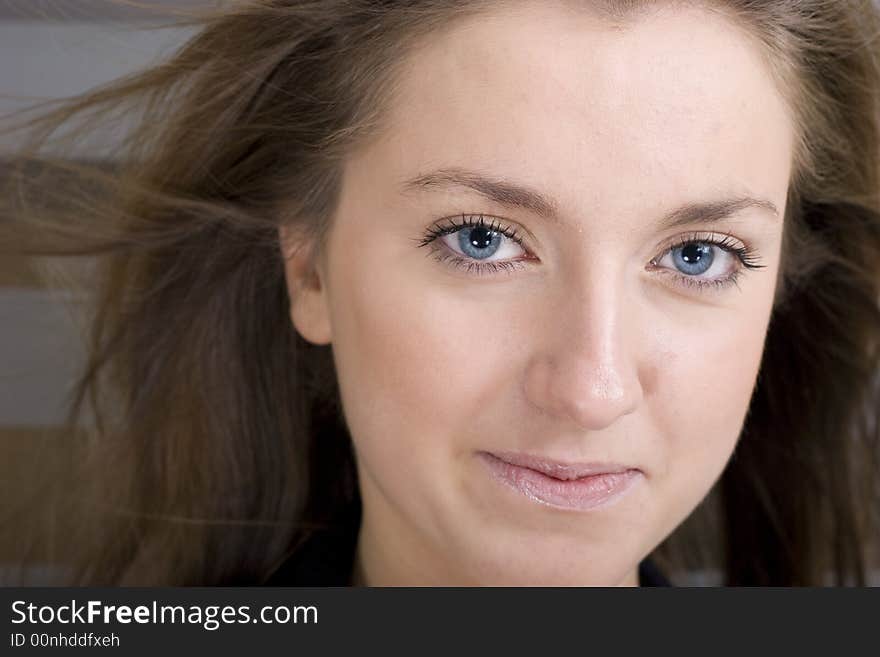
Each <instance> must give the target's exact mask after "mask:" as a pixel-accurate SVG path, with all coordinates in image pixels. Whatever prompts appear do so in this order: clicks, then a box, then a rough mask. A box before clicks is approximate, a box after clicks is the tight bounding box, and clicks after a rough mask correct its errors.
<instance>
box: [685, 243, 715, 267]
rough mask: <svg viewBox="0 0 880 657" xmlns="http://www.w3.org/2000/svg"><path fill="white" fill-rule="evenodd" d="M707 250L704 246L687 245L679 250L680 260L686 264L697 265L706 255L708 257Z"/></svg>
mask: <svg viewBox="0 0 880 657" xmlns="http://www.w3.org/2000/svg"><path fill="white" fill-rule="evenodd" d="M708 252H709V248H708V247H707V246H705V245H698V244H688V245H687V246H685V247H684V248H682V250H681V257H682V259H683V260H684V261H685V262H687V263H688V264H693V263H697V262H699V261H700V260H702V258H703V257H704V256H706V255H708Z"/></svg>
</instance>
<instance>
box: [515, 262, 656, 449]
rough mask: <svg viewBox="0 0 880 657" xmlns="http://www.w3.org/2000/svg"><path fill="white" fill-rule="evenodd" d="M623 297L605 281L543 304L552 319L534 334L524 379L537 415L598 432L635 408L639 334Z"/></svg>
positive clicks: (638, 394)
mask: <svg viewBox="0 0 880 657" xmlns="http://www.w3.org/2000/svg"><path fill="white" fill-rule="evenodd" d="M624 294H625V293H624V286H623V285H622V284H620V285H615V284H613V283H610V282H609V281H608V279H607V278H606V279H605V281H604V282H602V281H595V282H594V283H592V284H590V285H589V287H588V286H586V285H584V286H581V288H580V291H575V292H571V291H569V292H568V294H560V295H559V297H558V299H557V300H556V301H555V302H554V303H549V304H547V306H546V307H547V308H548V312H549V313H550V314H551V315H552V317H553V320H552V321H548V320H547V319H544V320H543V321H541V322H540V324H542V325H543V326H539V327H538V328H537V329H536V331H537V334H538V337H537V338H536V341H535V343H536V344H539V345H541V346H540V347H539V348H538V349H536V351H535V353H534V354H533V355H532V357H531V359H530V360H529V362H528V366H527V371H526V375H525V394H526V397H527V398H528V399H529V401H530V402H531V403H532V404H534V405H535V406H536V407H538V408H539V409H540V410H541V411H543V412H545V413H549V414H551V415H553V416H556V417H558V418H561V419H565V420H566V421H568V422H573V423H574V424H575V425H577V427H578V428H579V429H581V430H593V431H598V430H601V429H604V428H606V427H608V426H609V425H612V424H613V423H614V422H615V421H616V420H617V419H618V418H620V417H622V416H624V415H628V414H629V413H632V412H633V411H635V410H636V409H637V408H638V406H639V404H640V403H641V400H642V397H643V390H642V383H641V381H640V379H639V367H638V365H639V363H638V353H639V351H640V350H639V345H638V340H639V339H640V331H639V330H638V327H637V326H634V325H633V321H632V320H633V318H634V313H633V312H631V308H630V307H631V305H632V304H631V303H630V304H628V303H627V299H625V298H624Z"/></svg>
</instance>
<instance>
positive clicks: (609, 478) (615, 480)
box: [477, 452, 643, 511]
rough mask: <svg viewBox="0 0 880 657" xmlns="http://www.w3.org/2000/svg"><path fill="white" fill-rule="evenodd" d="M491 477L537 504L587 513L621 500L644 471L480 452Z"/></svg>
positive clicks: (624, 466) (515, 454)
mask: <svg viewBox="0 0 880 657" xmlns="http://www.w3.org/2000/svg"><path fill="white" fill-rule="evenodd" d="M477 454H478V456H479V457H480V458H481V460H482V461H483V462H484V463H485V464H486V466H487V467H488V469H489V471H490V473H491V474H492V476H493V477H494V478H495V479H496V480H498V481H500V482H501V483H503V484H505V485H507V486H509V487H511V488H513V489H514V490H516V491H517V492H519V493H521V494H522V495H524V496H526V497H528V498H529V499H531V500H532V501H534V502H538V503H541V504H545V505H548V506H552V507H556V508H563V509H575V510H578V511H586V510H589V509H595V508H598V507H601V506H606V505H607V504H609V503H610V502H612V501H613V500H616V499H618V498H620V497H621V496H622V495H623V494H624V493H626V492H627V491H628V490H629V489H630V488H631V487H632V486H633V484H635V483H636V481H637V480H638V479H639V478H641V477H642V474H643V473H642V472H641V471H640V470H639V469H638V468H633V467H632V466H627V465H621V464H619V463H566V462H562V461H556V460H553V459H548V458H544V457H538V456H532V455H529V454H520V453H516V452H478V453H477Z"/></svg>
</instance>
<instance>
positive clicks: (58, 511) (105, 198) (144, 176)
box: [0, 0, 880, 585]
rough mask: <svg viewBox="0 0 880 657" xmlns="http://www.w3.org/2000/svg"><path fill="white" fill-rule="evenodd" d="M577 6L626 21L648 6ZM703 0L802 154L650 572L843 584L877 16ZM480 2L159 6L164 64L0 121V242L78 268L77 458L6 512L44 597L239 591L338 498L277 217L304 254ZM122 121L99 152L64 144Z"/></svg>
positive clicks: (878, 448) (258, 0) (874, 297)
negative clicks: (163, 589) (2, 163)
mask: <svg viewBox="0 0 880 657" xmlns="http://www.w3.org/2000/svg"><path fill="white" fill-rule="evenodd" d="M128 4H133V3H128ZM583 4H584V7H583V8H584V9H586V8H587V6H589V9H590V10H593V11H597V12H600V13H601V15H602V16H604V17H605V18H606V19H608V20H612V21H622V20H627V19H628V18H631V14H633V13H634V12H637V11H639V10H640V9H644V8H645V6H647V4H649V3H645V2H633V1H628V2H623V1H615V0H604V1H602V2H591V3H583ZM702 4H704V5H706V6H708V7H710V8H712V9H715V10H718V11H722V12H724V13H725V14H726V15H728V16H729V17H730V18H731V19H732V20H735V21H736V22H737V23H738V24H740V25H741V26H743V27H744V28H745V30H746V33H747V34H748V35H750V37H752V38H754V39H755V42H756V44H758V45H759V47H760V48H761V50H762V52H763V53H764V54H765V56H766V61H767V63H768V66H769V68H770V70H771V71H772V73H773V75H774V76H775V77H776V79H777V81H778V83H779V85H780V88H781V89H782V90H783V91H784V95H785V98H786V101H787V102H788V105H789V108H790V110H791V112H792V115H793V116H794V117H795V119H796V124H797V127H798V133H799V139H798V141H797V148H796V153H795V167H794V169H793V175H792V180H791V185H790V193H789V203H788V212H787V216H786V217H785V233H784V242H783V257H782V269H781V271H780V279H779V281H780V284H779V287H778V289H777V295H776V300H775V305H774V308H773V314H772V317H771V322H770V326H769V332H768V335H767V342H766V347H765V355H764V360H763V362H762V364H761V369H760V372H759V376H758V381H757V386H756V388H755V390H754V393H753V398H752V402H751V406H750V409H749V412H748V414H747V417H746V422H745V425H744V427H743V431H742V435H741V438H740V441H739V443H738V445H737V447H736V449H735V452H734V454H733V457H732V458H731V461H730V463H729V464H728V467H727V468H726V470H725V471H724V474H723V475H722V477H721V478H720V479H719V481H718V482H717V484H716V486H715V487H714V488H713V490H712V491H711V492H710V494H709V495H708V496H707V498H706V500H705V501H704V502H703V503H702V504H701V505H700V506H699V507H698V508H697V510H696V511H695V512H694V513H693V514H692V515H691V517H690V518H689V519H688V520H687V521H686V522H685V523H683V525H682V526H681V527H680V528H679V529H677V530H676V531H675V532H673V534H672V535H671V536H670V537H669V538H668V539H667V540H666V541H664V543H663V544H661V545H660V546H659V547H658V548H657V550H656V551H655V553H654V557H655V558H656V560H657V561H658V562H659V563H660V565H661V567H665V568H666V569H667V570H668V571H669V572H670V573H671V574H672V575H673V579H675V576H676V573H685V572H687V571H688V570H692V569H695V568H713V567H714V568H718V569H720V570H721V571H722V572H723V573H724V576H725V577H724V582H725V583H728V584H773V585H803V584H825V583H835V584H863V583H864V582H865V577H866V572H867V569H868V567H869V559H870V558H871V556H870V550H873V549H877V545H876V543H872V542H871V541H872V539H875V538H876V537H877V536H878V534H880V532H878V527H880V519H878V515H880V513H878V512H880V422H878V416H880V375H878V372H880V350H878V337H880V62H878V55H880V40H878V37H880V15H878V9H877V7H876V6H875V5H874V4H873V3H872V2H871V1H870V0H850V1H846V2H841V1H839V0H799V1H798V2H792V1H790V0H762V1H761V2H756V1H753V0H715V1H713V2H703V3H702ZM495 5H496V3H493V2H489V1H488V0H481V1H479V2H477V1H473V0H471V1H466V0H421V1H419V0H407V1H394V2H388V1H383V0H251V1H248V2H235V3H230V4H229V5H228V6H225V7H219V8H213V9H207V10H205V9H202V10H189V11H186V12H182V11H178V12H177V18H176V20H175V23H174V24H176V25H179V26H181V27H188V28H197V29H196V31H195V33H194V35H193V36H192V38H190V39H189V40H188V41H187V42H186V43H185V44H184V45H183V46H182V47H181V48H180V49H179V50H178V51H176V52H175V53H173V54H172V55H171V56H170V57H168V58H167V59H165V60H163V61H161V62H159V63H157V64H156V65H154V66H152V67H150V68H148V69H145V70H143V71H140V72H137V73H135V74H132V75H130V76H127V77H124V78H120V79H117V80H114V81H113V82H111V83H109V84H107V85H104V86H101V87H97V88H95V89H92V90H89V91H88V92H86V93H84V94H82V95H80V96H76V97H72V98H67V99H64V100H63V101H62V102H57V101H56V102H54V103H50V104H49V105H50V106H47V104H45V103H44V104H40V105H37V106H35V107H34V108H33V110H31V111H37V112H38V113H37V115H36V116H35V117H32V118H26V119H24V120H23V121H19V122H18V123H13V124H11V125H10V127H8V128H6V129H5V130H4V132H7V133H17V132H19V131H21V132H22V134H26V135H27V137H28V140H27V141H26V142H25V144H24V145H23V146H22V147H21V149H20V150H19V151H17V152H16V154H15V155H14V157H11V158H9V159H8V162H7V167H8V168H9V170H10V172H11V175H10V178H9V180H8V182H7V188H6V190H5V193H4V194H3V196H2V198H3V200H2V206H0V217H2V223H0V231H2V233H0V247H2V248H3V250H4V251H7V252H9V251H15V252H17V253H25V254H29V255H32V256H62V255H66V256H72V255H83V256H85V255H88V256H93V257H95V258H96V262H97V269H96V270H95V278H93V279H90V281H91V282H90V286H91V290H92V295H93V305H92V306H91V314H90V315H89V316H88V318H89V324H90V327H91V332H90V337H89V349H88V360H87V363H86V367H85V369H84V371H83V373H82V376H81V378H80V379H79V380H78V384H77V387H76V391H75V393H76V394H75V396H74V398H73V399H72V403H71V411H70V416H69V418H68V423H67V425H66V426H67V430H66V433H65V439H66V440H68V441H71V445H76V449H75V450H74V451H73V452H72V454H73V457H72V460H71V462H70V463H68V464H65V465H66V467H64V468H62V469H61V470H60V471H58V472H52V473H51V480H52V484H53V485H52V486H51V488H50V489H46V488H45V486H43V485H42V484H41V486H40V487H39V488H38V490H39V491H42V492H45V491H46V490H50V491H51V493H53V494H50V495H48V496H46V497H43V496H41V497H40V498H27V499H26V498H25V496H24V494H22V503H21V509H20V511H22V515H21V517H30V518H37V520H36V521H34V522H32V523H31V524H32V525H33V531H34V534H33V537H34V538H33V541H31V544H32V546H36V547H37V548H38V553H39V554H42V555H43V558H44V559H45V558H47V557H46V554H45V550H42V548H41V546H42V545H43V543H44V542H45V540H44V539H45V536H46V535H52V536H54V537H55V539H56V544H58V542H59V541H60V543H61V545H62V549H61V550H60V552H61V554H55V555H51V556H50V557H49V558H50V559H52V560H54V561H56V562H57V563H58V564H60V565H63V566H65V567H67V568H69V569H64V570H62V571H61V575H59V583H66V582H71V583H80V584H97V585H103V584H183V585H187V584H236V583H259V582H262V581H264V580H265V579H266V578H267V577H268V576H269V575H270V574H271V573H272V572H273V571H274V570H275V569H276V568H277V567H278V565H279V564H280V563H281V562H283V560H284V559H285V558H286V557H288V556H289V555H290V554H291V553H292V552H293V551H294V550H295V549H296V547H297V545H299V544H300V542H301V541H302V540H303V538H304V537H305V536H307V534H308V532H309V531H310V530H311V528H314V527H317V526H321V525H324V524H328V523H332V522H333V519H334V517H336V516H337V514H339V513H340V511H341V510H342V509H343V508H346V507H348V506H349V505H350V504H352V503H356V502H357V501H358V488H357V480H356V473H355V469H354V461H353V455H352V454H353V453H352V448H351V442H350V436H349V434H348V431H347V428H346V426H345V422H344V420H343V419H342V413H341V408H340V401H339V396H338V391H337V383H336V378H335V372H334V366H333V361H332V356H331V352H330V346H315V345H312V344H310V343H308V342H306V341H305V340H304V339H302V338H301V336H299V335H298V333H297V332H296V331H295V329H294V328H293V327H292V324H291V321H290V317H289V297H288V290H287V289H286V286H285V279H284V273H283V272H284V270H283V254H282V252H281V248H280V246H279V243H278V238H277V230H278V227H279V226H280V225H282V224H285V225H289V226H291V227H292V228H293V229H294V230H295V231H297V234H301V235H302V237H303V239H302V240H301V244H302V245H303V248H308V249H310V254H317V253H318V252H319V250H320V249H321V248H323V245H324V237H325V236H326V234H327V231H328V230H329V228H330V226H331V222H332V217H333V213H334V209H335V205H336V201H337V198H338V193H339V185H340V176H341V166H342V163H343V162H344V160H345V158H346V157H347V156H348V155H349V154H350V153H351V152H352V151H353V149H355V148H358V147H360V146H362V145H363V144H364V143H365V142H366V141H367V140H369V139H370V138H372V137H373V136H374V135H376V134H378V133H379V132H380V131H381V129H382V127H383V123H382V120H383V117H384V116H385V115H384V113H383V108H384V107H385V106H386V104H387V100H388V98H389V97H391V95H392V94H393V93H394V91H395V86H394V85H395V80H396V73H397V72H398V71H399V68H400V65H401V63H402V62H404V61H405V59H406V56H407V53H409V52H412V51H413V48H414V47H415V46H416V45H417V44H418V42H419V41H420V40H421V39H424V38H429V37H430V36H431V34H433V33H436V31H437V30H440V29H448V28H449V27H450V26H451V25H452V24H453V23H455V22H456V21H460V20H462V19H464V18H466V17H470V16H474V15H476V14H478V13H480V12H484V11H491V10H492V8H493V6H495ZM579 6H580V3H579ZM17 117H18V115H15V117H12V116H10V117H8V118H10V119H11V118H17ZM120 117H121V118H122V119H123V120H130V123H131V125H130V126H128V127H127V131H126V132H125V133H124V134H125V138H124V139H123V140H121V141H120V142H119V144H118V145H117V146H116V149H115V150H114V151H113V153H112V154H111V157H110V159H109V162H110V164H109V165H108V164H105V163H95V162H88V161H84V160H81V159H79V160H77V159H76V158H75V157H72V156H71V157H65V156H63V155H59V153H63V152H64V151H63V149H64V148H66V147H68V146H70V145H71V144H73V145H76V144H79V143H82V142H83V140H85V138H86V135H87V134H89V133H91V132H94V131H103V130H106V129H107V127H108V126H109V125H112V124H113V122H114V121H117V120H119V119H120ZM78 119H82V123H81V124H79V125H76V126H75V128H76V129H74V130H73V131H70V132H68V133H67V134H66V135H64V136H63V137H60V136H56V137H53V136H52V135H53V133H55V132H56V131H57V130H58V129H60V128H62V127H67V126H70V125H72V124H75V122H76V121H77V120H78ZM49 145H51V146H52V148H53V150H52V151H51V153H52V154H50V152H49V151H48V150H47V146H49ZM43 176H51V180H52V181H53V182H52V184H51V185H46V184H42V183H41V180H43V178H42V177H43ZM59 180H62V181H68V182H70V184H67V183H66V182H65V183H60V182H58V181H59ZM74 441H75V442H74ZM44 474H45V473H44ZM38 502H39V503H40V504H43V503H45V504H46V506H45V508H46V509H51V510H52V513H51V518H52V519H54V522H52V523H49V522H46V520H45V519H46V517H47V516H46V515H45V514H43V513H37V512H36V511H35V509H36V508H37V504H38ZM40 508H43V507H40ZM5 526H6V527H7V528H8V527H10V523H9V522H6V523H5ZM44 530H46V531H44ZM59 532H61V533H62V536H61V537H60V538H59ZM39 550H42V551H39ZM829 576H830V577H831V579H830V580H829V579H827V578H828V577H829Z"/></svg>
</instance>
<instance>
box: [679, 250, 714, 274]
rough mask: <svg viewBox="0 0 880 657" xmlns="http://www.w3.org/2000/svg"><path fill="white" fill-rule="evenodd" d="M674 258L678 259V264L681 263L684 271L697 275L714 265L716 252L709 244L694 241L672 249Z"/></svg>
mask: <svg viewBox="0 0 880 657" xmlns="http://www.w3.org/2000/svg"><path fill="white" fill-rule="evenodd" d="M672 259H673V260H675V261H676V266H679V264H681V267H680V269H681V271H682V273H684V274H689V275H692V276H696V275H699V274H702V273H704V272H706V271H708V269H709V267H711V266H712V261H713V260H715V252H714V250H713V248H712V246H711V245H709V244H702V243H700V242H693V243H691V244H686V245H684V246H680V247H678V248H675V249H672Z"/></svg>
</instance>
